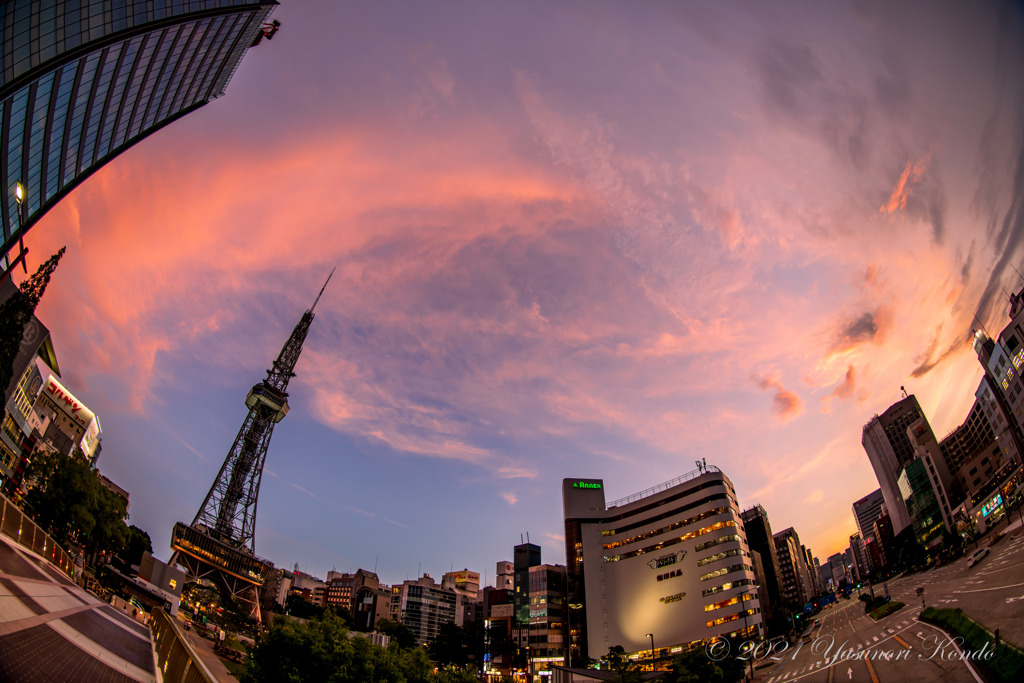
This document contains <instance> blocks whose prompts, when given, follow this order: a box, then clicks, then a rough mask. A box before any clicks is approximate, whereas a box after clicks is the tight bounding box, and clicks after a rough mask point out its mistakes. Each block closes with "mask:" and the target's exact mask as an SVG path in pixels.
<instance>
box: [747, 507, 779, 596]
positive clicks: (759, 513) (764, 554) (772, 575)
mask: <svg viewBox="0 0 1024 683" xmlns="http://www.w3.org/2000/svg"><path fill="white" fill-rule="evenodd" d="M741 518H742V520H743V530H744V532H745V533H746V536H747V545H748V546H749V547H750V549H751V550H752V551H755V552H758V553H760V554H761V562H762V563H763V564H764V577H765V581H766V582H767V589H768V599H769V600H770V601H771V604H773V605H781V604H782V576H781V569H780V567H779V555H778V552H777V551H776V548H775V540H774V537H773V536H774V534H772V525H771V522H770V521H768V513H767V512H765V509H764V508H763V507H761V506H760V505H755V506H753V507H751V508H748V509H746V510H744V511H743V513H742V515H741Z"/></svg>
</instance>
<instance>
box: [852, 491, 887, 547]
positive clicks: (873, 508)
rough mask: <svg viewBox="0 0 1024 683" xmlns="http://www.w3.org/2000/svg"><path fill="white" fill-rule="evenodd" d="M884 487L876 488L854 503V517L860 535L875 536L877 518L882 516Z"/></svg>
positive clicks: (866, 537)
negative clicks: (874, 527)
mask: <svg viewBox="0 0 1024 683" xmlns="http://www.w3.org/2000/svg"><path fill="white" fill-rule="evenodd" d="M883 503H885V499H884V498H883V497H882V489H875V490H874V491H872V492H871V493H869V494H868V495H866V496H864V497H863V498H861V499H860V500H858V501H856V502H854V504H853V518H854V519H855V520H857V531H858V532H859V533H860V537H861V538H863V539H868V538H871V537H872V536H873V525H874V523H875V520H876V519H878V518H879V517H881V516H882V504H883Z"/></svg>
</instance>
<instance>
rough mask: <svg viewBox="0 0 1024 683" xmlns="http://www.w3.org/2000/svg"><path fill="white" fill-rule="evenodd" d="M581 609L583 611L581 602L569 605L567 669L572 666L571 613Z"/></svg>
mask: <svg viewBox="0 0 1024 683" xmlns="http://www.w3.org/2000/svg"><path fill="white" fill-rule="evenodd" d="M581 609H583V603H582V602H570V603H569V661H568V662H566V666H569V667H571V666H572V665H573V664H572V662H573V660H572V648H573V639H572V613H573V612H575V611H577V610H581ZM578 625H579V624H577V626H578Z"/></svg>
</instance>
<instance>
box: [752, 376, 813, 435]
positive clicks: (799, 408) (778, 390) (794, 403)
mask: <svg viewBox="0 0 1024 683" xmlns="http://www.w3.org/2000/svg"><path fill="white" fill-rule="evenodd" d="M753 379H754V381H755V382H756V383H757V385H758V386H759V387H761V389H762V390H766V391H770V390H774V391H775V396H774V397H773V398H772V403H773V406H774V408H775V413H776V414H777V415H778V416H779V420H780V421H781V422H782V424H786V423H787V422H789V421H790V420H793V419H796V418H797V417H800V415H802V414H803V412H804V400H803V399H802V398H800V395H799V394H797V393H796V392H794V391H790V390H788V389H786V388H785V387H784V386H783V385H782V382H781V381H780V380H779V374H778V373H772V374H771V375H769V376H767V377H760V378H759V377H757V376H755V377H754V378H753Z"/></svg>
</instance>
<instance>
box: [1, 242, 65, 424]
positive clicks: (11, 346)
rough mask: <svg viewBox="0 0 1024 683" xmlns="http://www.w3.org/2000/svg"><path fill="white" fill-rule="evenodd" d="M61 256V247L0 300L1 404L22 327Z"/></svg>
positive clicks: (26, 323) (44, 289)
mask: <svg viewBox="0 0 1024 683" xmlns="http://www.w3.org/2000/svg"><path fill="white" fill-rule="evenodd" d="M63 255H64V247H61V248H60V251H58V252H57V253H56V254H54V255H53V256H51V257H50V258H49V259H48V260H47V261H46V263H44V264H42V265H41V266H39V268H38V269H37V270H36V272H35V273H34V274H33V275H32V277H30V278H29V279H28V280H25V282H22V283H21V286H20V287H18V289H17V291H15V292H14V293H13V294H11V296H10V297H8V299H7V300H6V301H4V302H3V303H0V392H3V403H4V404H6V403H7V385H8V384H10V383H11V377H12V375H13V374H14V361H15V359H16V358H17V357H18V349H19V348H20V347H21V340H22V336H23V335H24V334H25V326H26V325H28V323H29V321H30V320H32V314H33V313H35V310H36V306H37V305H38V304H39V299H41V298H42V296H43V292H45V291H46V285H48V284H49V283H50V276H51V275H53V271H54V270H55V269H56V268H57V264H58V263H59V262H60V257H61V256H63Z"/></svg>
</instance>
